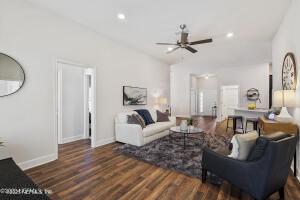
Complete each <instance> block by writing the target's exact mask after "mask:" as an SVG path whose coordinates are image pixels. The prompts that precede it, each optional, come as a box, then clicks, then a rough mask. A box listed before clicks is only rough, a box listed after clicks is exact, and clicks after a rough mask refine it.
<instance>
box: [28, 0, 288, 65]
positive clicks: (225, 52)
mask: <svg viewBox="0 0 300 200" xmlns="http://www.w3.org/2000/svg"><path fill="white" fill-rule="evenodd" d="M30 1H31V2H34V3H37V4H40V5H42V6H44V7H46V8H49V9H51V10H53V11H55V12H56V13H58V14H60V15H62V16H65V17H67V18H70V19H72V20H74V21H76V22H78V23H81V24H82V25H84V26H86V27H89V28H91V29H93V30H95V31H97V32H99V33H101V34H103V35H106V36H107V37H109V38H111V39H114V40H116V41H119V42H120V43H122V44H125V45H127V46H130V47H133V48H135V49H137V50H139V51H143V52H144V53H147V54H149V55H151V56H153V57H156V58H158V59H160V60H163V61H165V62H167V63H169V64H172V63H177V62H179V61H180V60H182V58H184V60H188V61H190V62H191V63H193V64H197V62H201V60H203V56H207V57H210V58H211V59H217V60H218V59H220V60H224V59H225V58H223V57H228V56H229V57H231V58H230V60H232V61H233V62H234V59H235V61H237V60H239V59H242V60H244V59H247V54H251V55H250V57H253V58H254V59H269V57H270V51H271V49H270V45H269V44H270V42H271V41H272V39H273V37H274V34H275V33H276V31H277V29H278V27H279V25H280V23H281V20H282V18H283V16H284V14H285V12H286V10H287V8H288V6H289V4H290V0H189V1H183V0H160V1H158V0H88V1H87V0H76V1H74V0H30ZM119 12H122V13H124V14H125V15H126V21H120V20H119V19H118V18H117V17H116V16H117V14H118V13H119ZM183 23H185V24H187V25H188V29H189V31H190V40H199V39H205V38H207V37H211V36H212V37H213V38H214V40H215V42H214V43H213V44H205V45H197V46H195V48H196V49H197V50H198V51H199V52H198V53H196V54H191V53H189V52H186V51H185V50H179V51H177V52H174V53H172V54H168V55H167V54H165V52H166V49H167V46H166V47H164V46H158V45H155V43H156V42H175V41H176V40H177V39H178V37H179V36H178V35H175V32H177V31H178V30H179V25H180V24H183ZM230 31H232V32H234V33H235V36H234V37H233V38H232V39H227V38H226V37H225V35H226V33H227V32H230ZM240 44H241V45H240ZM256 55H257V56H256ZM257 57H258V58H257ZM260 57H263V58H260Z"/></svg>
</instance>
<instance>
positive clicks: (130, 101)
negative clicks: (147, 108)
mask: <svg viewBox="0 0 300 200" xmlns="http://www.w3.org/2000/svg"><path fill="white" fill-rule="evenodd" d="M146 104H147V88H139V87H130V86H123V105H124V106H130V105H146Z"/></svg>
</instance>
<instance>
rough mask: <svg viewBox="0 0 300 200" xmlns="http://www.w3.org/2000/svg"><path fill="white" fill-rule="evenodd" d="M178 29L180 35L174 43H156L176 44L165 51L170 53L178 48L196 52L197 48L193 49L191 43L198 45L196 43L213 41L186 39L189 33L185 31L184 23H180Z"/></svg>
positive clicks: (210, 40)
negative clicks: (190, 40)
mask: <svg viewBox="0 0 300 200" xmlns="http://www.w3.org/2000/svg"><path fill="white" fill-rule="evenodd" d="M180 29H181V37H180V40H178V41H177V42H176V43H156V44H158V45H169V46H170V45H172V46H177V47H175V48H172V50H169V49H168V51H167V53H168V54H169V53H172V52H174V51H176V50H178V49H186V50H188V51H189V52H191V53H196V52H197V50H196V49H194V48H193V47H191V46H192V45H198V44H206V43H211V42H213V40H212V39H211V38H210V39H205V40H198V41H194V42H189V40H188V35H189V33H188V32H187V31H186V25H185V24H181V25H180Z"/></svg>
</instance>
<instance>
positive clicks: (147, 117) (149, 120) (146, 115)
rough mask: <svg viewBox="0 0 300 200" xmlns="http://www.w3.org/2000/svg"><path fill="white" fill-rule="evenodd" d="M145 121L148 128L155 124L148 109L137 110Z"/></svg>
mask: <svg viewBox="0 0 300 200" xmlns="http://www.w3.org/2000/svg"><path fill="white" fill-rule="evenodd" d="M135 111H136V112H137V113H138V114H139V115H140V116H141V117H142V118H143V120H144V121H145V124H146V126H148V125H149V124H153V123H155V122H154V121H153V119H152V117H151V115H150V113H149V111H148V110H146V109H139V110H135Z"/></svg>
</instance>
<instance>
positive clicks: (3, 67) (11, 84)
mask: <svg viewBox="0 0 300 200" xmlns="http://www.w3.org/2000/svg"><path fill="white" fill-rule="evenodd" d="M24 81H25V73H24V70H23V68H22V67H21V65H20V64H19V63H18V62H17V61H16V60H14V59H13V58H12V57H10V56H8V55H5V54H3V53H0V97H3V96H7V95H11V94H13V93H15V92H17V91H18V90H19V89H20V88H21V87H22V86H23V84H24Z"/></svg>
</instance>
